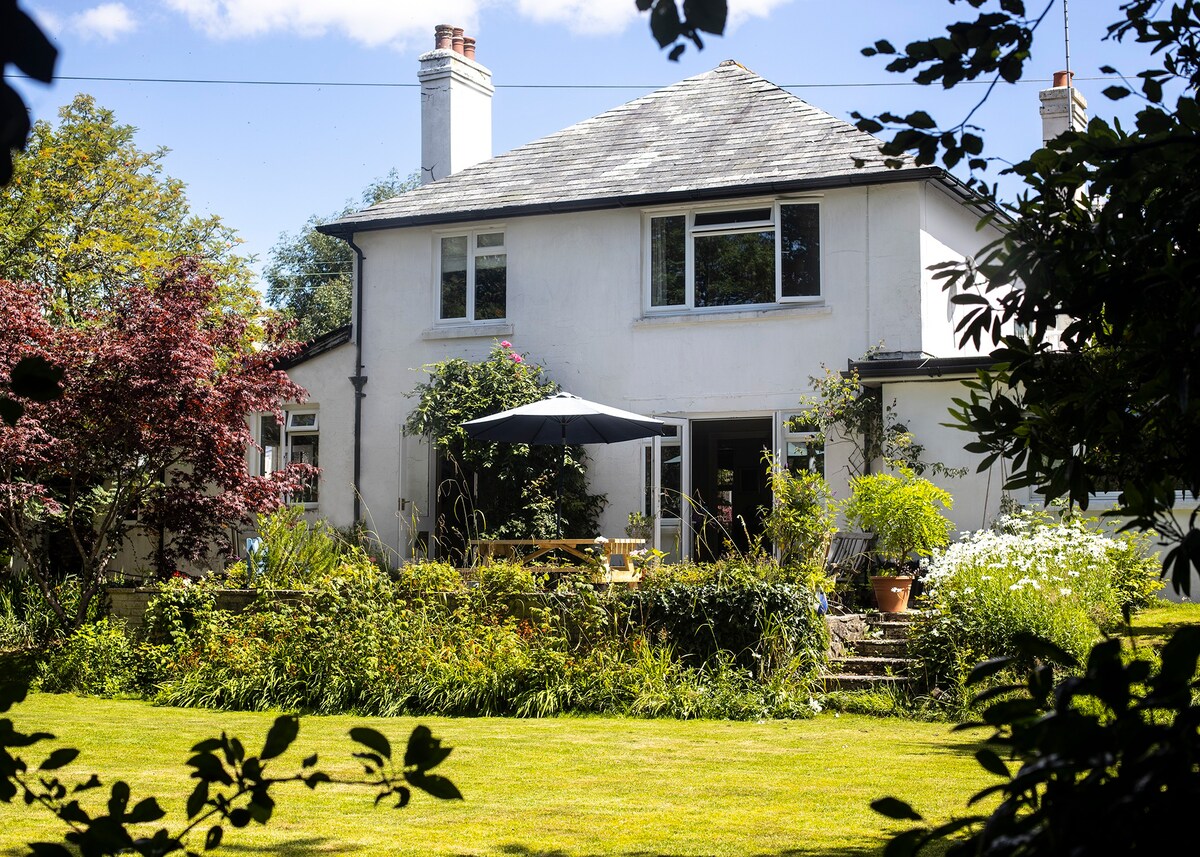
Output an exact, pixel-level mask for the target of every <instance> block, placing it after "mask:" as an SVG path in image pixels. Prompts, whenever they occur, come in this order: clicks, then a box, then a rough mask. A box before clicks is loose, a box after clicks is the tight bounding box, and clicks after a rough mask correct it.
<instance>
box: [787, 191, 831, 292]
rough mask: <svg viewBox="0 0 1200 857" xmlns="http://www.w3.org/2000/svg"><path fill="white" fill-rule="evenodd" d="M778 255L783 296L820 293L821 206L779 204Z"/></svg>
mask: <svg viewBox="0 0 1200 857" xmlns="http://www.w3.org/2000/svg"><path fill="white" fill-rule="evenodd" d="M779 208H780V212H781V214H780V221H781V225H780V229H781V230H782V231H781V232H780V236H779V248H780V251H779V254H780V257H781V264H782V266H783V267H782V273H783V296H784V297H785V298H797V297H814V296H816V295H819V294H821V221H820V206H816V205H782V206H780V207H779Z"/></svg>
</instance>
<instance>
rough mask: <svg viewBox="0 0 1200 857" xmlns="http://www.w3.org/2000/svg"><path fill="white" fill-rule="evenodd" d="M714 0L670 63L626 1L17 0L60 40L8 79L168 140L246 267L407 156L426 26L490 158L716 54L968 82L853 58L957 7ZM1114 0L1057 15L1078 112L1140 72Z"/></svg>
mask: <svg viewBox="0 0 1200 857" xmlns="http://www.w3.org/2000/svg"><path fill="white" fill-rule="evenodd" d="M729 2H730V7H731V15H732V18H731V22H730V27H729V29H728V31H727V35H726V36H724V37H713V38H711V39H709V40H708V41H707V47H706V49H705V50H704V51H697V50H695V49H694V48H689V49H688V50H687V52H686V53H685V54H684V56H683V57H682V58H681V60H680V61H679V62H677V63H675V62H670V61H668V60H667V58H666V55H665V52H662V51H660V50H659V49H658V47H657V45H656V44H655V43H654V42H653V40H652V39H651V38H650V35H649V31H648V28H647V25H646V21H645V17H644V16H639V15H638V14H637V13H636V9H635V6H634V0H441V2H424V0H102V2H95V0H92V2H88V0H83V2H69V1H68V0H23V3H22V6H23V8H26V9H27V10H28V11H29V12H30V13H31V14H33V15H34V16H35V17H36V18H37V19H38V20H39V21H40V22H41V23H42V24H43V25H44V27H45V29H46V30H47V32H48V33H49V34H50V35H51V37H52V38H53V39H54V41H55V43H56V44H57V45H58V46H59V48H60V51H61V57H60V62H59V66H58V73H59V75H60V77H59V79H58V80H56V81H55V82H54V83H53V84H52V85H50V86H48V87H44V86H41V85H39V84H35V83H31V82H26V81H16V85H17V86H18V87H19V88H20V89H21V90H22V92H23V93H24V94H25V95H26V97H27V101H28V102H29V104H30V106H31V108H32V110H33V113H34V116H35V118H39V119H53V118H54V117H55V113H56V111H57V109H58V108H59V107H60V106H61V105H63V104H65V103H67V102H69V101H70V100H71V98H72V97H73V96H74V95H75V93H77V92H88V93H90V94H92V95H94V96H95V97H96V99H97V100H98V102H99V103H100V104H102V105H103V106H105V107H108V108H110V109H112V110H113V111H114V112H115V113H116V116H117V118H118V120H120V121H121V122H123V123H125V124H129V125H133V126H135V127H137V128H138V129H139V134H138V143H139V145H140V146H142V147H143V148H156V147H158V146H166V147H167V148H169V149H170V150H171V152H170V154H169V155H168V156H167V158H166V160H165V165H166V171H167V172H168V173H169V174H170V175H172V176H174V177H175V178H178V179H180V180H182V181H183V182H185V183H186V184H187V186H188V196H189V199H190V200H191V202H192V205H193V208H194V209H195V210H196V211H198V212H201V213H211V214H218V215H220V216H221V217H222V218H223V219H224V220H225V221H226V223H228V224H229V225H230V226H232V227H234V228H235V229H237V230H238V232H239V233H240V235H241V236H242V238H243V239H244V241H245V244H244V245H243V247H242V250H243V252H245V253H247V254H251V255H255V256H257V257H258V262H259V264H258V267H261V264H262V263H263V262H264V261H265V260H266V258H267V255H268V253H269V251H270V248H271V247H272V246H273V245H274V244H275V242H276V241H277V240H278V238H279V236H280V233H282V232H294V231H296V230H297V229H298V228H300V227H301V226H302V225H303V223H304V222H305V220H306V219H307V218H308V217H309V216H310V215H312V214H320V215H327V214H332V213H334V212H336V211H337V210H339V209H340V208H341V207H342V206H343V205H345V204H346V203H347V201H349V200H351V199H352V198H357V196H358V195H359V193H360V192H361V190H362V189H363V187H365V186H366V185H367V184H368V183H369V182H371V181H372V180H373V179H375V178H377V177H380V176H382V175H384V174H386V173H387V172H388V170H390V169H392V168H396V169H398V170H399V171H400V172H401V173H402V174H408V173H409V172H412V171H413V170H415V169H416V168H417V166H418V161H419V152H420V126H419V121H420V115H419V108H420V105H419V90H418V89H417V88H416V87H415V85H414V84H415V83H416V71H417V56H418V55H419V54H420V53H421V52H423V51H426V50H429V49H430V48H432V46H433V27H434V25H435V24H438V23H448V24H453V25H456V26H462V27H464V28H465V29H466V32H467V35H473V36H475V37H476V39H477V40H478V54H477V59H478V60H479V61H480V62H482V63H483V64H484V65H486V66H487V67H488V68H490V69H491V70H492V73H493V82H494V83H495V84H496V86H497V92H496V96H495V100H494V103H493V122H494V130H493V145H494V148H495V152H496V153H497V154H498V153H500V152H504V151H507V150H508V149H511V148H514V147H516V146H519V145H521V144H523V143H526V142H529V141H531V140H534V139H536V138H538V137H540V136H542V135H544V134H548V133H551V132H553V131H556V130H559V129H560V128H564V127H566V126H568V125H570V124H572V123H574V122H578V121H580V120H582V119H586V118H588V117H589V116H593V115H595V114H597V113H599V112H601V111H603V110H606V109H608V108H611V107H614V106H616V105H618V104H621V103H623V102H625V101H629V100H631V99H633V98H636V97H638V96H640V95H642V94H644V93H646V92H648V91H650V90H652V89H655V88H657V87H659V86H665V85H667V84H670V83H673V82H675V81H677V80H680V79H682V78H684V77H688V76H690V75H693V74H698V73H700V72H703V71H707V70H708V69H710V68H713V67H714V66H716V65H717V64H718V63H720V62H721V61H722V60H724V59H735V60H737V61H738V62H740V63H741V64H742V65H744V66H746V67H748V68H750V69H751V70H753V71H755V72H757V73H759V74H761V75H762V76H763V77H765V78H767V79H768V80H770V81H772V82H774V83H776V84H779V85H781V86H786V87H787V88H788V89H789V90H790V91H791V92H793V93H794V94H796V95H797V96H799V97H800V98H803V99H804V100H806V101H809V102H810V103H812V104H814V105H816V106H818V107H821V108H823V109H825V110H827V111H829V112H830V113H832V114H834V115H835V116H839V117H842V118H848V117H849V114H850V112H851V111H852V110H856V109H857V110H860V111H862V112H864V113H877V112H879V111H882V110H888V109H891V110H895V111H898V112H907V111H909V110H913V109H917V108H923V109H926V110H928V111H929V112H930V113H931V114H932V115H933V116H934V117H935V118H936V119H938V120H939V121H941V122H943V123H945V124H948V123H950V122H951V121H957V120H958V119H960V118H962V116H963V115H965V112H966V111H967V110H969V109H970V107H971V106H972V105H973V104H974V102H975V100H976V99H977V98H978V96H979V95H980V94H981V90H980V89H979V88H978V87H962V88H961V91H955V92H952V93H944V92H942V91H941V90H937V89H930V88H927V87H916V86H912V85H899V84H903V78H901V77H900V76H899V75H890V74H888V73H886V72H885V71H884V70H883V66H884V63H883V62H881V61H879V60H878V59H875V60H870V59H867V58H864V57H862V56H861V55H860V53H859V51H860V49H861V48H862V47H863V46H864V45H868V44H870V43H872V42H873V41H875V40H876V39H879V38H887V39H889V40H891V41H892V42H893V43H895V44H897V45H901V44H904V43H906V42H908V41H911V40H913V39H915V38H920V37H927V36H930V35H933V34H934V33H936V32H938V31H940V29H941V28H942V27H944V25H945V24H946V23H947V22H949V21H952V20H957V16H966V15H967V14H969V13H970V12H971V10H970V7H969V6H968V5H967V4H965V3H960V4H958V5H953V6H952V5H950V4H949V3H947V2H946V0H909V2H901V0H841V2H837V3H830V2H828V0H823V2H817V0H729ZM1028 2H1029V5H1030V7H1031V8H1032V7H1034V6H1036V7H1038V9H1039V10H1040V9H1041V8H1042V3H1041V0H1028ZM1118 5H1119V3H1118V2H1117V0H1106V2H1096V0H1087V2H1081V0H1076V2H1075V3H1074V4H1073V5H1072V6H1071V8H1070V16H1071V67H1072V69H1074V70H1075V72H1076V75H1077V77H1076V81H1077V85H1078V86H1079V88H1080V89H1081V91H1082V92H1084V94H1085V95H1086V97H1087V98H1088V101H1089V107H1090V112H1091V113H1092V115H1102V116H1106V117H1109V116H1112V115H1113V114H1114V111H1115V110H1117V109H1118V108H1119V110H1120V111H1121V113H1120V115H1125V116H1127V115H1129V114H1130V113H1131V112H1132V110H1133V109H1135V108H1136V104H1135V102H1134V100H1133V99H1126V101H1125V102H1122V103H1120V104H1117V105H1114V104H1113V103H1111V102H1109V101H1107V100H1106V99H1104V98H1103V96H1101V95H1100V90H1101V89H1102V88H1103V87H1104V86H1106V85H1107V84H1106V83H1103V82H1101V81H1100V80H1089V79H1088V78H1095V77H1098V76H1099V72H1098V69H1099V67H1100V66H1101V65H1104V64H1112V65H1114V66H1116V67H1117V68H1119V69H1121V70H1123V71H1129V72H1136V71H1137V70H1139V69H1141V68H1143V67H1144V66H1143V65H1141V64H1139V63H1138V61H1137V49H1136V48H1131V47H1129V46H1127V45H1125V46H1121V45H1114V44H1113V43H1111V42H1105V41H1103V40H1102V39H1103V35H1104V28H1105V25H1106V24H1107V23H1109V22H1110V21H1112V20H1115V19H1116V18H1117V16H1118V11H1117V9H1118ZM1062 22H1063V13H1062V8H1061V0H1058V2H1056V3H1055V5H1054V8H1053V9H1052V10H1051V12H1050V13H1049V15H1048V16H1047V20H1046V22H1045V25H1044V27H1043V29H1042V31H1041V33H1042V35H1041V38H1040V40H1039V43H1038V47H1037V48H1036V49H1035V60H1034V62H1033V64H1032V65H1031V66H1030V67H1029V69H1028V80H1027V81H1025V82H1022V83H1020V84H1018V85H1015V86H1011V87H1004V88H1002V89H1001V90H999V91H998V92H997V93H996V94H995V95H994V96H993V98H992V100H991V102H990V103H989V105H988V106H987V108H986V109H984V110H983V111H981V112H980V113H979V114H977V116H976V117H975V121H976V122H977V124H980V125H982V126H983V127H984V128H985V130H986V139H987V145H988V151H989V153H990V154H993V155H997V156H1000V157H1003V158H1007V159H1009V160H1013V159H1019V158H1021V157H1023V156H1024V155H1026V154H1028V152H1029V151H1030V150H1031V149H1032V148H1034V147H1036V146H1037V145H1039V144H1040V127H1041V126H1040V119H1039V116H1038V97H1037V93H1038V90H1039V89H1041V88H1043V87H1044V86H1045V85H1047V81H1048V80H1049V78H1050V75H1051V74H1052V73H1053V72H1054V71H1055V70H1057V69H1060V68H1063V67H1064V46H1063V23H1062ZM70 78H155V79H173V80H184V79H188V80H210V81H211V80H219V81H234V80H236V81H276V82H288V84H289V85H256V84H248V83H242V84H236V83H209V84H201V83H151V82H122V81H101V80H95V79H77V80H72V79H70ZM331 84H355V85H331ZM363 84H391V85H384V86H368V85H363ZM396 84H402V85H396Z"/></svg>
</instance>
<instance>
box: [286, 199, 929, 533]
mask: <svg viewBox="0 0 1200 857" xmlns="http://www.w3.org/2000/svg"><path fill="white" fill-rule="evenodd" d="M821 203H822V209H821V218H822V242H823V253H822V265H823V275H822V280H823V290H824V300H823V302H822V303H821V304H820V305H817V306H803V305H800V306H787V307H781V308H775V307H772V308H769V309H760V310H747V309H732V310H729V311H719V312H709V313H703V312H690V313H676V314H666V315H651V314H648V313H645V312H644V310H643V301H644V296H643V282H642V266H643V213H642V212H641V211H639V210H637V209H632V208H631V209H617V210H611V211H600V212H588V213H571V214H559V215H545V216H536V217H523V218H513V219H511V220H509V221H507V222H497V223H488V224H483V223H477V224H466V225H464V227H463V228H462V229H459V230H446V231H450V232H453V231H457V232H462V231H465V230H466V229H474V228H489V229H490V228H495V229H503V230H504V233H505V249H506V252H507V256H508V303H507V308H508V309H507V311H508V318H507V320H506V321H505V322H502V323H495V324H490V325H487V326H485V327H472V326H467V325H460V326H456V327H440V326H438V325H436V324H435V322H434V319H435V314H436V292H435V289H434V285H433V277H434V248H435V246H436V236H437V235H438V234H439V232H438V231H437V230H434V229H432V228H412V229H397V230H387V231H379V232H364V233H359V234H358V235H357V236H356V242H357V243H358V244H359V246H360V247H361V248H362V249H363V252H364V254H365V259H366V261H365V277H366V297H365V302H364V307H363V309H364V312H363V316H364V320H365V321H364V329H363V332H362V333H363V336H364V337H365V338H364V344H365V348H364V366H365V368H364V372H365V374H367V375H368V377H369V378H370V381H369V383H368V384H367V386H366V388H365V391H366V394H367V395H366V398H365V399H364V401H363V425H364V428H363V435H362V441H363V467H362V496H363V503H364V514H365V515H370V520H371V521H372V522H373V527H374V529H375V530H376V531H377V532H378V533H379V534H380V535H381V537H383V538H384V540H385V541H386V542H388V543H389V544H391V545H393V546H395V545H396V544H397V543H398V542H399V538H400V536H399V533H400V521H399V520H398V519H397V518H396V511H397V499H398V496H399V495H400V494H401V493H402V492H401V488H400V485H399V480H400V477H399V474H398V472H397V471H398V469H399V463H398V462H399V460H400V455H401V449H400V444H401V440H400V426H401V424H402V423H403V421H404V419H405V417H406V416H407V414H408V412H409V410H410V409H411V407H412V404H413V401H412V399H410V398H407V397H406V395H405V394H406V393H408V392H410V391H411V390H412V389H413V388H414V387H415V386H416V385H417V384H418V383H419V382H421V381H424V380H426V379H427V377H428V376H427V375H426V374H425V373H424V372H422V371H420V370H421V367H423V366H426V365H428V364H431V363H434V362H438V361H441V360H445V359H447V358H449V357H456V356H457V357H464V358H468V359H480V358H482V357H484V356H485V355H486V354H487V353H488V351H489V350H490V349H491V348H492V346H493V345H494V343H495V342H496V341H498V340H502V339H507V340H509V341H511V342H512V343H513V345H514V346H515V348H516V349H517V350H518V351H519V352H521V353H522V354H526V355H527V356H528V358H529V359H530V360H532V361H534V362H536V363H539V364H541V365H544V366H545V367H546V369H547V370H548V372H549V375H550V377H551V378H553V379H554V380H555V381H557V382H558V383H559V384H560V385H561V386H562V387H563V388H564V389H566V390H568V391H570V392H573V393H575V394H577V395H580V396H583V397H585V398H589V399H595V400H597V401H601V402H605V403H607V404H611V405H615V406H617V407H623V408H627V409H629V410H633V411H638V412H641V413H648V414H655V415H658V416H664V417H681V418H688V419H697V418H721V417H726V418H728V417H745V416H756V417H769V416H772V415H773V413H774V412H775V411H777V410H788V409H795V408H796V405H797V403H798V400H799V398H800V396H801V395H802V394H805V393H808V392H810V387H811V384H810V382H809V377H810V376H819V375H820V374H822V368H821V367H822V364H825V365H828V366H829V367H831V368H834V369H842V368H844V367H845V365H846V361H847V360H848V359H858V358H860V357H862V356H863V354H864V353H865V352H866V351H867V349H868V348H869V347H870V346H872V345H874V344H876V343H878V342H880V341H883V342H884V343H885V346H886V347H887V349H888V350H916V349H919V348H920V347H921V344H922V342H923V338H922V337H923V333H922V329H921V328H922V284H923V275H922V272H921V269H920V265H921V248H922V238H921V222H920V209H921V191H920V186H919V185H917V184H906V185H892V186H882V187H873V188H869V189H868V188H852V189H846V190H833V191H828V192H826V193H825V194H824V195H823V196H822V197H821ZM731 205H736V203H731ZM345 350H351V347H350V346H346V347H345ZM318 359H320V358H318ZM350 368H351V369H352V366H351V367H350ZM349 374H352V372H351V371H346V369H345V368H344V367H343V368H340V369H338V370H336V371H331V372H330V373H329V374H328V378H327V379H322V380H320V381H318V380H317V379H316V378H315V377H314V378H313V379H312V380H311V381H301V383H305V384H306V385H307V386H309V388H310V390H312V391H313V396H314V400H321V404H322V413H323V414H324V409H325V405H324V400H325V398H326V396H325V393H324V391H323V389H322V387H323V385H324V384H325V383H326V382H328V383H330V384H332V385H334V386H335V387H340V388H342V390H343V391H344V392H343V393H341V394H340V395H342V396H344V397H345V401H346V403H347V408H348V409H349V407H351V406H352V401H351V400H350V398H349V391H350V385H349V382H348V381H347V380H346V376H347V375H349ZM943 410H944V406H943ZM937 421H940V417H939V418H938V420H934V422H937ZM327 424H328V423H327V422H326V421H325V417H324V416H322V466H323V468H324V469H326V477H325V478H326V483H327V484H329V485H331V486H333V487H332V488H331V489H330V490H329V491H328V492H327V493H325V494H323V495H322V504H321V506H322V512H323V513H324V514H326V515H327V516H329V517H330V518H331V520H333V521H334V522H335V523H339V524H341V523H344V518H345V517H346V516H348V514H349V512H348V510H349V508H350V502H349V496H350V495H349V494H348V493H347V492H345V491H344V490H343V487H342V486H345V485H346V483H347V482H348V481H349V473H350V469H349V464H348V462H350V461H351V460H352V459H351V456H352V449H350V448H349V447H350V443H351V437H352V435H351V434H350V433H349V432H347V433H346V434H345V439H346V440H345V446H346V448H345V449H344V450H340V451H339V452H338V453H337V454H336V456H337V457H334V456H331V455H329V454H327V453H326V452H325V450H326V448H327V444H328V445H330V446H332V445H334V444H335V441H334V440H333V439H332V437H331V435H330V434H328V433H327V432H326V431H325V430H324V427H325V426H326V425H327ZM338 443H340V441H339V442H338ZM589 453H590V454H591V456H592V461H593V466H592V470H591V473H592V483H593V487H594V489H595V490H597V491H599V492H602V493H606V494H607V495H608V498H609V507H608V509H607V510H606V512H605V513H604V516H603V518H602V522H601V524H602V530H603V531H604V532H605V533H607V534H610V535H614V534H615V535H620V534H622V531H623V527H624V524H625V521H626V516H627V515H628V513H629V512H630V511H633V510H635V509H638V508H640V504H641V491H642V486H641V484H640V482H639V478H638V476H639V462H640V455H641V446H640V444H638V443H636V442H635V443H627V444H617V445H613V446H609V447H605V446H592V447H589ZM343 458H344V459H345V462H343V461H342V459H343ZM335 468H336V469H337V470H338V471H340V472H334V470H335ZM343 468H344V470H343ZM830 477H831V479H833V480H834V481H835V486H836V482H837V479H838V476H837V474H835V473H834V472H832V468H831V472H830ZM325 490H326V489H325V487H324V486H323V491H325ZM326 498H328V499H329V500H330V503H328V504H327V503H326V502H325V500H326ZM335 498H336V500H335ZM389 533H390V534H391V535H388V534H389Z"/></svg>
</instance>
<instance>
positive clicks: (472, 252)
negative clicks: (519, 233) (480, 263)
mask: <svg viewBox="0 0 1200 857" xmlns="http://www.w3.org/2000/svg"><path fill="white" fill-rule="evenodd" d="M496 233H499V234H500V238H501V243H500V246H499V247H480V246H479V236H480V235H493V234H496ZM447 238H466V239H467V284H466V288H467V295H466V304H465V306H466V309H465V311H466V315H464V316H452V317H448V318H443V317H442V241H443V240H445V239H447ZM499 254H503V255H504V273H505V289H504V315H503V316H501V317H500V318H475V260H476V259H477V258H478V257H480V256H496V255H499ZM433 318H434V322H435V323H436V324H439V325H464V324H496V323H498V322H503V321H507V320H508V232H507V230H506V229H505V228H504V224H502V223H500V224H493V225H490V226H486V227H480V228H476V229H465V230H464V229H447V230H440V231H436V232H434V233H433Z"/></svg>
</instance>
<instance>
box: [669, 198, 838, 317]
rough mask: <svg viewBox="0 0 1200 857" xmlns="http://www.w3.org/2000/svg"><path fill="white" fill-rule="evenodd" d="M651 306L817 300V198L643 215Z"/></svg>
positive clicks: (818, 270)
mask: <svg viewBox="0 0 1200 857" xmlns="http://www.w3.org/2000/svg"><path fill="white" fill-rule="evenodd" d="M648 233H649V235H648V237H649V244H650V246H649V272H650V273H649V280H650V282H649V290H650V308H651V309H652V310H658V309H705V308H710V307H731V306H756V305H759V306H761V305H764V304H775V303H787V302H795V301H811V300H814V299H818V298H820V297H821V218H820V206H819V205H818V204H817V203H815V202H779V203H775V204H773V205H764V206H747V207H744V208H730V209H722V210H708V209H702V210H694V211H686V212H678V213H671V214H664V215H661V216H657V215H656V216H652V217H650V218H649V229H648Z"/></svg>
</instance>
